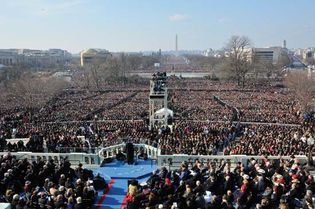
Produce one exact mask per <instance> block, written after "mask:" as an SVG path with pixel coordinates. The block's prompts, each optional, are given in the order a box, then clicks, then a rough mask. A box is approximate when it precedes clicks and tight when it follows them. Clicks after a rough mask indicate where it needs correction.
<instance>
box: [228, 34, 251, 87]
mask: <svg viewBox="0 0 315 209" xmlns="http://www.w3.org/2000/svg"><path fill="white" fill-rule="evenodd" d="M250 46H251V42H250V40H249V38H247V37H245V36H232V37H231V38H230V40H229V42H228V43H227V45H226V51H227V52H228V66H229V67H228V68H227V69H226V70H227V71H228V74H229V75H230V76H231V77H232V78H233V79H235V80H236V81H237V83H238V85H241V84H242V86H243V87H244V85H245V78H246V74H247V73H248V71H249V70H250V64H251V63H250V62H249V56H250V54H251V51H250V50H251V49H249V48H250Z"/></svg>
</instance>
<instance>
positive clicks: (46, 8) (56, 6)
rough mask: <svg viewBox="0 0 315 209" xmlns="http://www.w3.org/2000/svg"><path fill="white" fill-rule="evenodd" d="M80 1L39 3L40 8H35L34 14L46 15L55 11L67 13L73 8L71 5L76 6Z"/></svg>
mask: <svg viewBox="0 0 315 209" xmlns="http://www.w3.org/2000/svg"><path fill="white" fill-rule="evenodd" d="M82 3H83V1H81V0H71V1H65V2H59V3H53V4H44V5H41V6H42V7H41V8H40V9H39V8H38V9H37V8H36V11H35V12H34V14H35V15H38V16H48V15H52V14H57V13H58V14H60V13H68V12H70V11H72V10H73V7H75V6H78V5H80V4H82Z"/></svg>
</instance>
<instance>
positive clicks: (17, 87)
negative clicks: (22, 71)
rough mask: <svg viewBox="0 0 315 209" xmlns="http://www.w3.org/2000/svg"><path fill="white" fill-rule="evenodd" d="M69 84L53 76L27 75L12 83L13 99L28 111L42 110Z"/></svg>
mask: <svg viewBox="0 0 315 209" xmlns="http://www.w3.org/2000/svg"><path fill="white" fill-rule="evenodd" d="M66 86H67V82H66V81H64V80H62V79H61V78H55V77H52V76H35V75H33V74H26V75H24V76H22V77H21V78H20V79H18V80H17V81H16V82H13V83H12V86H11V88H10V90H11V94H12V97H13V98H14V99H15V100H16V102H18V103H19V104H21V106H22V107H24V108H26V109H28V110H31V111H32V110H38V109H40V108H42V107H43V106H44V105H45V104H46V103H47V102H48V101H49V100H50V99H52V98H53V97H54V96H55V95H56V94H58V93H59V92H60V91H61V90H63V89H64V88H65V87H66Z"/></svg>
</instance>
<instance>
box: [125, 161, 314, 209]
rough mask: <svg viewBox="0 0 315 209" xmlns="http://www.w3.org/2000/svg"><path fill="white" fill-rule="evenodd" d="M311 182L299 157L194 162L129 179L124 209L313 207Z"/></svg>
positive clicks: (272, 208)
mask: <svg viewBox="0 0 315 209" xmlns="http://www.w3.org/2000/svg"><path fill="white" fill-rule="evenodd" d="M314 194H315V182H314V177H313V176H312V175H311V174H310V173H309V170H308V169H307V167H304V166H303V165H302V164H301V163H300V162H299V161H298V160H297V159H295V158H294V156H292V157H291V158H290V160H284V159H281V158H279V159H277V160H273V161H271V160H269V159H268V158H265V159H264V160H261V161H257V160H255V159H254V158H252V159H250V160H248V162H247V163H245V164H243V163H241V162H239V163H238V164H237V165H236V166H235V167H233V168H232V167H231V165H230V164H229V163H227V162H224V161H221V162H216V161H211V160H209V161H207V162H202V161H199V160H196V162H195V163H194V164H193V165H190V164H189V163H187V162H183V163H182V164H181V166H180V168H179V169H177V170H175V171H168V170H167V169H166V168H165V167H164V168H162V169H161V170H160V171H159V172H153V174H152V176H151V177H150V178H149V180H148V181H147V182H144V183H141V184H137V182H136V181H132V182H131V183H130V184H129V187H128V195H127V199H128V204H127V206H126V208H128V209H153V208H160V209H177V208H187V209H234V208H235V209H250V208H257V209H278V208H280V209H295V208H305V209H312V208H314Z"/></svg>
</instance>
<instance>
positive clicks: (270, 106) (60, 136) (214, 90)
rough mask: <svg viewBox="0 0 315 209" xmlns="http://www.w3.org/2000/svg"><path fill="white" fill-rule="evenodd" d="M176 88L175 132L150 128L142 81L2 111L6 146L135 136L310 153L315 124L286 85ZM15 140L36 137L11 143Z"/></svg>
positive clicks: (74, 146)
mask: <svg viewBox="0 0 315 209" xmlns="http://www.w3.org/2000/svg"><path fill="white" fill-rule="evenodd" d="M168 86H169V88H170V90H169V104H168V106H169V108H171V109H172V110H173V111H174V113H175V115H174V118H173V120H172V123H171V125H172V128H171V129H172V132H171V131H168V128H166V129H161V130H157V131H150V130H149V129H148V94H149V91H148V89H147V90H145V89H143V88H142V86H140V87H141V88H140V91H136V89H135V86H131V87H126V89H124V90H118V89H114V87H111V88H109V89H108V90H106V91H103V92H97V91H95V92H93V91H83V90H82V91H79V90H69V91H65V92H63V93H61V94H60V95H58V96H57V97H56V98H54V99H53V101H51V102H49V103H48V104H47V106H46V107H44V108H42V109H41V110H39V111H38V112H32V113H31V112H29V111H26V110H25V109H23V108H18V107H16V108H12V109H11V110H10V111H9V110H7V109H6V110H5V109H1V111H0V114H1V115H0V149H1V150H7V151H12V152H14V151H33V152H34V151H37V152H43V151H45V152H91V151H93V150H94V148H95V147H96V148H98V147H104V146H109V145H113V144H115V143H121V142H124V141H126V140H128V141H130V140H132V141H133V142H134V143H147V144H151V145H152V144H153V145H154V146H159V147H160V148H161V150H162V153H163V154H179V153H185V154H193V155H197V154H247V155H261V154H271V155H278V154H280V155H285V154H288V153H290V152H291V151H294V153H295V154H306V153H307V151H306V150H307V149H308V145H307V143H306V142H305V140H304V139H305V138H309V137H310V136H312V134H313V133H314V129H312V128H313V127H314V126H312V125H310V126H309V128H305V127H303V121H305V118H303V117H304V115H303V114H302V112H301V111H299V107H298V103H297V101H295V100H294V98H292V95H291V93H290V92H288V91H287V90H286V89H284V88H278V87H276V86H273V87H270V86H269V87H268V88H267V87H265V88H261V89H260V90H257V89H245V90H237V86H236V85H235V84H231V83H220V82H209V80H206V79H178V78H173V77H172V78H170V79H169V81H168ZM240 101H241V102H240ZM235 110H237V111H238V112H237V114H238V115H237V116H238V117H235ZM87 116H89V117H87ZM86 118H89V120H88V121H87V120H86ZM232 121H234V123H232ZM243 122H245V124H243ZM256 122H258V124H257V123H256ZM261 122H264V123H267V124H259V123H261ZM246 123H252V124H251V125H247V124H246ZM274 123H277V125H275V126H273V125H268V124H274ZM283 123H284V124H289V125H282V124H283ZM291 124H292V125H291ZM236 127H237V131H236ZM291 127H292V128H291ZM236 132H237V133H236ZM307 133H309V134H308V135H307ZM313 137H314V135H313ZM12 138H29V141H28V142H27V141H26V142H24V143H22V142H19V143H10V142H9V141H8V142H7V139H12ZM303 140H304V141H303ZM174 146H175V147H176V149H169V148H170V147H174Z"/></svg>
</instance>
